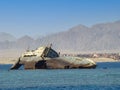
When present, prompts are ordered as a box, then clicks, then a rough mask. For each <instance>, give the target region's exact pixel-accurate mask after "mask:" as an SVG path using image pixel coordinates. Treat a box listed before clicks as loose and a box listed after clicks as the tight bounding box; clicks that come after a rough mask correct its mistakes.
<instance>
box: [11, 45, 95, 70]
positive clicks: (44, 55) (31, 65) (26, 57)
mask: <svg viewBox="0 0 120 90" xmlns="http://www.w3.org/2000/svg"><path fill="white" fill-rule="evenodd" d="M22 65H24V69H72V68H95V67H96V63H95V62H94V61H92V60H90V59H87V58H80V57H68V56H62V57H61V56H60V55H59V53H57V52H56V51H55V50H53V49H52V48H51V45H50V46H43V47H39V48H38V49H36V50H31V51H30V50H27V51H26V52H24V53H23V54H22V55H21V56H20V57H19V58H18V60H17V61H16V62H15V64H14V65H13V66H12V67H11V69H12V70H13V69H19V68H20V67H21V66H22Z"/></svg>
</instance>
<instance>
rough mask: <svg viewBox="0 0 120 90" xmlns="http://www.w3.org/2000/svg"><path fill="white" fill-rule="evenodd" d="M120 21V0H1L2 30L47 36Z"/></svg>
mask: <svg viewBox="0 0 120 90" xmlns="http://www.w3.org/2000/svg"><path fill="white" fill-rule="evenodd" d="M117 20H120V0H0V32H7V33H10V34H12V35H14V36H16V37H21V36H24V35H30V36H35V35H37V36H38V35H48V34H51V33H56V32H61V31H65V30H68V29H69V28H71V27H73V26H76V25H79V24H82V25H86V26H92V25H94V24H97V23H104V22H114V21H117Z"/></svg>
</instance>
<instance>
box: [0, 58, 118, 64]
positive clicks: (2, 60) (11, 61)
mask: <svg viewBox="0 0 120 90" xmlns="http://www.w3.org/2000/svg"><path fill="white" fill-rule="evenodd" d="M90 59H91V60H93V61H95V62H119V61H118V60H114V59H110V58H90ZM16 61H17V57H0V64H14V63H15V62H16Z"/></svg>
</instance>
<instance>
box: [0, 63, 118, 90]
mask: <svg viewBox="0 0 120 90" xmlns="http://www.w3.org/2000/svg"><path fill="white" fill-rule="evenodd" d="M97 65H98V66H97V68H96V69H40V70H23V69H20V70H9V68H10V66H11V65H0V90H120V62H118V63H98V64H97Z"/></svg>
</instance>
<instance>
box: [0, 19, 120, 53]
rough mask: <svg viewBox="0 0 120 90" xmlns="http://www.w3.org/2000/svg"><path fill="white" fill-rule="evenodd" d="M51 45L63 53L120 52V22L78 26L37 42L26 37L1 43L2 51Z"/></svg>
mask: <svg viewBox="0 0 120 90" xmlns="http://www.w3.org/2000/svg"><path fill="white" fill-rule="evenodd" d="M0 35H1V34H0ZM0 37H1V36H0ZM50 43H52V44H53V47H54V48H55V49H57V50H58V51H62V52H97V51H101V52H102V51H108V52H113V51H117V52H119V51H120V21H116V22H112V23H101V24H96V25H94V26H92V27H86V26H84V25H78V26H75V27H73V28H71V29H69V30H67V31H64V32H59V33H56V34H51V35H48V36H46V37H42V38H39V39H37V40H34V39H32V38H31V37H29V36H24V37H22V38H20V39H17V40H16V41H11V40H9V41H8V40H7V41H2V42H1V41H0V49H5V48H27V47H29V48H36V47H38V46H41V45H48V44H50Z"/></svg>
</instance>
